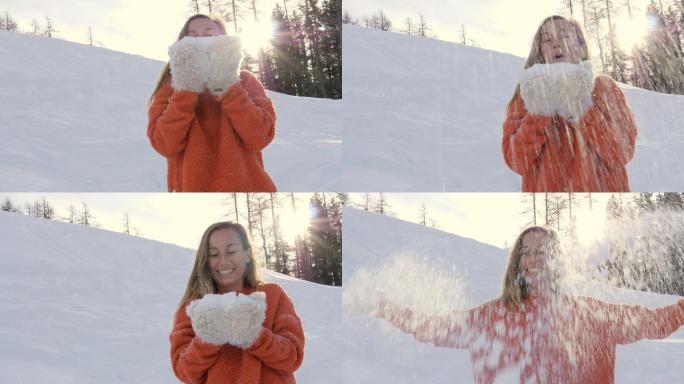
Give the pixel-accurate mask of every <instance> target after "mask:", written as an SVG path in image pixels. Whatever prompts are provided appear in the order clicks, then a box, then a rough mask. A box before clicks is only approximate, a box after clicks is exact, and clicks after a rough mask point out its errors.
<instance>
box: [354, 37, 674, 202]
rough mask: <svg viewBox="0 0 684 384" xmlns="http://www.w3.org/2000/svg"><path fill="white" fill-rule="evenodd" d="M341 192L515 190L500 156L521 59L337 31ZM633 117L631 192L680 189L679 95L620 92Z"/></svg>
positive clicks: (415, 40)
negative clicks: (340, 40)
mask: <svg viewBox="0 0 684 384" xmlns="http://www.w3.org/2000/svg"><path fill="white" fill-rule="evenodd" d="M342 37H343V40H344V44H343V47H342V49H343V56H344V66H343V71H344V72H343V79H344V80H343V89H344V108H343V109H344V125H345V131H344V151H343V164H344V165H343V176H342V185H343V186H344V189H345V190H346V191H360V192H365V191H378V190H381V191H417V192H435V191H469V192H473V191H476V192H486V191H509V192H510V191H519V190H520V189H521V178H520V176H518V175H517V174H516V173H514V172H513V171H511V170H509V169H508V167H507V166H506V164H505V162H504V159H503V155H502V154H501V135H502V130H503V129H502V123H503V120H504V113H505V108H506V105H507V104H508V101H509V100H510V98H511V96H512V95H513V90H514V88H515V84H516V82H517V79H518V76H519V74H520V71H521V68H522V65H523V59H522V58H520V57H516V56H512V55H509V54H504V53H499V52H494V51H490V50H486V49H480V48H473V47H466V46H463V45H460V44H455V43H451V42H445V41H440V40H436V39H428V38H423V37H418V36H407V35H404V34H399V33H391V32H381V31H377V30H370V29H365V28H361V27H355V26H349V25H346V24H345V25H344V28H343V36H342ZM622 88H623V91H624V92H625V94H626V97H627V99H628V102H629V104H630V105H631V107H632V110H633V112H634V114H635V116H636V120H637V124H638V128H639V136H638V139H637V148H636V155H635V157H634V159H633V160H632V161H631V162H630V163H629V165H628V173H629V177H630V185H631V189H632V190H633V191H665V190H667V191H681V190H684V169H682V168H681V167H679V163H681V160H682V157H683V156H684V155H683V153H684V133H683V131H682V128H683V127H684V125H683V124H682V121H684V96H672V95H664V94H658V93H654V92H649V91H644V90H640V89H635V88H633V87H630V86H623V87H622Z"/></svg>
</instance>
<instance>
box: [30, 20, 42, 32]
mask: <svg viewBox="0 0 684 384" xmlns="http://www.w3.org/2000/svg"><path fill="white" fill-rule="evenodd" d="M31 31H33V34H34V35H36V36H38V34H39V33H40V23H38V20H36V19H33V20H31Z"/></svg>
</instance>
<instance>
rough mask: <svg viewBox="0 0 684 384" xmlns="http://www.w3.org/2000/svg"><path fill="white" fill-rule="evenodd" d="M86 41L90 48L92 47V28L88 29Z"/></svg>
mask: <svg viewBox="0 0 684 384" xmlns="http://www.w3.org/2000/svg"><path fill="white" fill-rule="evenodd" d="M86 41H87V42H88V44H90V46H91V47H92V46H93V42H94V38H93V28H92V27H88V32H87V33H86Z"/></svg>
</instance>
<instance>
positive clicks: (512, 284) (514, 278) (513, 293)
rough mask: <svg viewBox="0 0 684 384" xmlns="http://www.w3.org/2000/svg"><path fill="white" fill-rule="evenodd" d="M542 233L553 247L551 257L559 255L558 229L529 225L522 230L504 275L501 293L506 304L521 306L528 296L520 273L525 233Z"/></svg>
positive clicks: (551, 247)
mask: <svg viewBox="0 0 684 384" xmlns="http://www.w3.org/2000/svg"><path fill="white" fill-rule="evenodd" d="M532 232H535V233H541V234H543V235H545V236H546V237H547V239H548V241H549V247H550V249H551V257H556V256H558V254H559V252H560V238H559V237H558V234H557V233H556V231H554V230H553V229H551V228H547V227H538V226H535V227H529V228H527V229H525V230H524V231H522V233H520V235H518V238H517V239H516V240H515V243H514V244H513V249H511V254H510V256H509V261H508V267H507V268H506V274H505V275H504V281H503V290H502V293H501V298H500V299H501V300H502V301H503V302H504V304H506V305H513V306H514V307H516V308H518V309H519V308H520V305H521V304H522V302H523V301H524V300H525V298H526V297H527V290H526V286H525V282H524V280H523V279H522V278H521V274H520V259H521V258H522V242H523V238H524V237H525V235H527V234H528V233H532Z"/></svg>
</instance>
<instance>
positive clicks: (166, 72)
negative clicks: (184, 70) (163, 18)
mask: <svg viewBox="0 0 684 384" xmlns="http://www.w3.org/2000/svg"><path fill="white" fill-rule="evenodd" d="M202 18H204V19H209V20H211V21H213V22H214V23H215V24H216V26H217V27H218V29H219V30H220V31H221V33H222V34H224V35H225V34H226V25H225V23H224V22H223V20H222V19H221V18H219V17H216V16H207V15H203V14H201V13H198V14H196V15H193V16H190V18H188V19H187V20H186V21H185V24H183V28H181V30H180V32H179V33H178V39H177V40H176V41H179V40H181V39H182V38H184V37H185V36H187V35H188V33H189V31H188V29H190V23H191V22H192V21H193V20H195V19H202ZM169 77H171V68H170V67H169V63H168V62H166V64H164V68H162V70H161V73H160V74H159V79H158V80H157V85H155V87H154V91H152V94H151V95H150V99H149V100H148V101H147V105H148V106H149V105H150V104H152V100H153V99H154V95H155V94H156V93H157V91H158V90H159V88H160V87H161V86H162V84H164V82H165V81H166V80H168V79H169Z"/></svg>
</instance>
